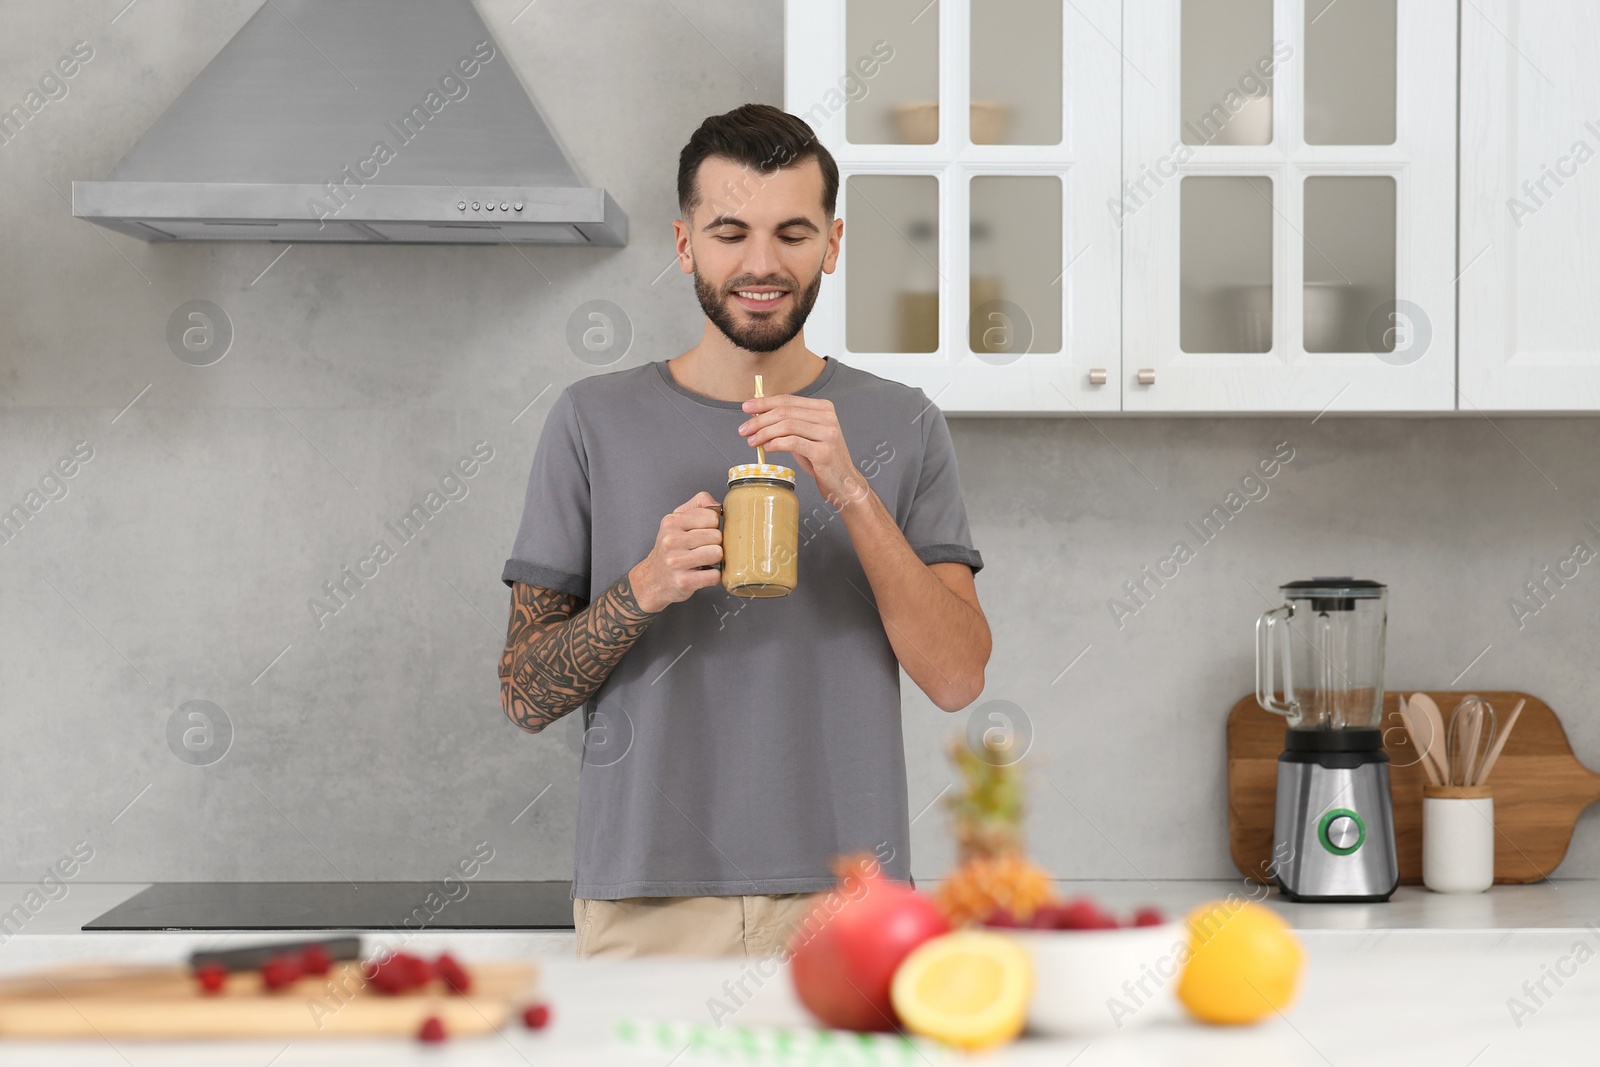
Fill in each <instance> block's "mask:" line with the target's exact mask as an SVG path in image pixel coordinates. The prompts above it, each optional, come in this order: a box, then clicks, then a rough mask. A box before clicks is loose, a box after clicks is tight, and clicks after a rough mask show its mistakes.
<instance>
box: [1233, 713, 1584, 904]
mask: <svg viewBox="0 0 1600 1067" xmlns="http://www.w3.org/2000/svg"><path fill="white" fill-rule="evenodd" d="M1464 695H1465V694H1464V693H1462V692H1459V691H1457V692H1441V691H1434V692H1433V693H1432V694H1431V696H1430V695H1429V694H1425V693H1421V692H1417V693H1411V694H1409V699H1408V701H1407V704H1408V706H1409V708H1410V709H1411V710H1412V711H1413V712H1415V711H1416V709H1417V708H1418V707H1419V706H1426V705H1425V704H1424V702H1423V700H1422V699H1420V698H1423V697H1425V696H1427V697H1429V700H1428V701H1427V702H1428V703H1433V698H1437V699H1438V700H1439V701H1444V702H1446V703H1447V704H1449V705H1453V704H1454V703H1455V702H1457V701H1459V700H1460V699H1461V697H1462V696H1464ZM1478 695H1479V696H1482V697H1483V698H1484V699H1486V700H1488V701H1490V702H1492V703H1493V704H1494V705H1495V706H1496V707H1502V708H1508V707H1511V706H1512V705H1514V704H1516V703H1517V701H1518V700H1522V701H1524V703H1525V706H1524V707H1523V709H1522V711H1521V715H1520V717H1519V718H1518V720H1517V731H1516V736H1514V737H1511V736H1509V735H1508V737H1507V741H1506V744H1505V745H1504V746H1503V750H1502V751H1501V752H1500V754H1499V756H1498V757H1497V759H1496V762H1495V764H1494V778H1495V784H1494V808H1495V811H1494V822H1495V858H1494V871H1495V881H1496V882H1499V883H1501V884H1507V883H1523V882H1537V881H1539V880H1541V879H1543V878H1546V877H1548V876H1549V875H1550V873H1551V872H1552V871H1554V870H1555V869H1556V867H1557V866H1558V865H1559V864H1560V863H1561V860H1562V858H1563V857H1564V856H1565V855H1566V854H1567V848H1568V846H1569V845H1570V844H1571V841H1572V831H1573V825H1574V824H1575V823H1576V822H1577V821H1578V816H1580V815H1581V814H1582V813H1583V811H1584V809H1585V808H1587V807H1588V806H1589V805H1590V804H1592V803H1594V801H1596V800H1600V774H1595V773H1594V772H1593V771H1591V770H1589V769H1588V768H1587V767H1585V766H1584V765H1583V764H1582V763H1580V762H1578V760H1577V759H1576V758H1574V757H1573V755H1572V746H1571V745H1570V744H1569V743H1568V741H1567V735H1566V731H1565V730H1563V729H1562V728H1561V720H1560V719H1558V718H1557V717H1556V714H1555V712H1553V711H1551V710H1550V706H1549V705H1548V704H1546V703H1545V702H1544V701H1542V700H1540V699H1539V698H1538V697H1536V696H1533V695H1532V694H1529V693H1520V692H1515V691H1494V692H1489V691H1480V693H1479V694H1478ZM1434 706H1435V707H1437V706H1438V705H1437V704H1435V705H1434ZM1398 708H1399V700H1398V698H1396V697H1394V696H1393V695H1392V694H1390V695H1386V696H1385V697H1384V714H1383V718H1382V720H1381V725H1382V726H1383V728H1384V733H1385V737H1386V739H1387V740H1390V741H1393V742H1394V743H1395V744H1398V743H1399V742H1398V734H1399V727H1401V725H1402V724H1401V722H1400V720H1399V714H1398ZM1523 719H1526V720H1527V721H1526V722H1523V721H1522V720H1523ZM1283 731H1284V725H1283V718H1282V716H1279V715H1273V714H1272V713H1271V712H1266V711H1262V710H1261V708H1260V706H1259V705H1258V704H1256V698H1255V694H1253V693H1252V694H1250V695H1248V696H1246V697H1244V698H1243V699H1242V700H1240V701H1239V702H1238V703H1237V704H1235V705H1234V707H1233V710H1232V712H1231V713H1230V714H1229V716H1228V728H1227V748H1228V844H1229V848H1230V850H1231V853H1232V856H1233V862H1234V864H1235V866H1237V867H1238V868H1239V871H1240V872H1241V873H1242V874H1244V875H1245V877H1247V878H1250V879H1253V880H1255V881H1258V882H1268V883H1270V882H1271V880H1272V879H1271V872H1272V870H1273V866H1272V843H1273V841H1272V814H1273V808H1274V805H1275V802H1276V796H1277V782H1278V756H1279V755H1280V754H1281V753H1282V752H1283ZM1439 736H1443V735H1442V732H1441V734H1440V735H1439ZM1435 747H1438V746H1435ZM1389 752H1390V755H1391V756H1395V757H1398V758H1397V759H1396V760H1395V762H1394V763H1392V764H1391V765H1390V767H1389V789H1390V792H1391V794H1392V797H1393V803H1394V830H1395V851H1396V853H1397V855H1398V857H1399V860H1400V880H1401V882H1403V883H1405V884H1406V885H1417V884H1420V883H1421V881H1422V789H1423V786H1424V785H1426V784H1427V782H1428V779H1427V775H1426V773H1425V772H1424V771H1423V770H1422V768H1421V767H1420V766H1418V765H1416V764H1410V765H1404V764H1403V762H1402V761H1403V760H1406V759H1409V758H1411V756H1410V754H1409V753H1407V752H1406V751H1405V749H1403V748H1400V749H1397V748H1394V747H1392V746H1390V748H1389ZM1485 762H1486V763H1487V759H1486V760H1485Z"/></svg>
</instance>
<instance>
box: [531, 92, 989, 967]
mask: <svg viewBox="0 0 1600 1067" xmlns="http://www.w3.org/2000/svg"><path fill="white" fill-rule="evenodd" d="M838 185H839V172H838V168H837V166H836V165H835V164H834V161H833V158H832V156H831V155H830V154H829V153H828V151H827V149H826V148H824V147H822V146H821V145H820V144H818V143H817V141H816V139H815V136H814V134H813V133H812V131H811V128H810V127H809V126H807V125H806V124H805V123H804V122H802V121H801V120H800V119H798V118H795V117H794V116H793V115H789V114H786V113H785V112H783V111H781V110H779V109H777V108H774V107H770V106H767V105H757V104H747V105H745V106H744V107H740V108H737V109H735V110H734V111H731V112H729V113H727V114H726V115H719V116H715V117H712V118H709V119H707V120H706V121H705V122H704V123H703V124H702V125H701V126H700V128H699V129H698V130H697V131H696V132H695V134H694V136H693V137H692V138H691V139H690V141H689V143H688V145H687V146H685V148H684V149H683V152H682V154H681V156H680V159H679V166H678V199H679V207H680V210H681V214H682V218H680V219H678V220H677V221H675V222H674V223H673V229H674V231H675V233H676V237H677V251H678V263H679V269H681V270H682V271H683V272H684V273H686V274H687V273H692V274H693V275H694V283H695V293H696V295H697V296H698V297H699V300H700V305H701V307H702V308H703V309H704V310H705V314H706V322H705V327H704V332H703V335H702V336H701V338H700V342H699V343H698V344H697V345H695V346H694V347H693V348H691V349H689V350H688V351H687V352H684V353H683V354H681V355H679V356H677V357H675V358H673V359H670V360H665V361H659V362H654V363H648V364H645V365H644V366H641V367H635V368H632V369H629V370H622V371H617V372H615V373H610V374H602V375H597V376H594V377H590V378H586V379H583V380H581V381H578V382H576V383H574V384H573V385H571V386H569V387H568V388H567V389H566V390H565V391H564V392H563V393H562V394H561V395H560V397H558V398H557V400H556V401H555V403H554V405H553V407H552V409H551V412H550V415H549V417H548V418H547V420H546V422H545V425H544V429H543V431H542V434H541V437H540V440H539V446H538V450H537V453H536V455H535V457H534V461H533V470H532V472H531V475H530V477H529V481H528V495H527V502H526V506H525V509H524V512H523V517H522V526H521V529H520V531H519V532H518V534H517V538H516V543H515V547H514V549H513V554H512V557H511V559H510V560H508V561H507V563H506V566H505V571H504V574H503V580H504V581H505V582H506V584H507V585H509V586H510V587H511V589H512V597H511V623H510V628H509V632H508V634H507V636H506V647H505V652H504V654H503V655H502V657H501V660H500V680H501V702H502V704H503V706H504V708H505V712H506V714H507V716H509V717H510V719H511V720H512V722H514V723H516V724H517V725H518V726H520V727H522V728H523V729H524V730H527V731H529V732H531V733H538V732H540V731H541V730H543V729H544V728H545V727H547V726H549V725H550V724H551V723H552V722H555V721H556V720H557V719H559V718H561V717H562V716H564V715H566V714H567V713H568V712H571V711H574V710H576V709H578V708H580V707H583V708H584V709H585V714H586V716H587V718H586V719H585V725H586V729H585V731H584V739H585V744H584V749H585V759H584V763H583V768H582V773H581V774H580V776H579V786H578V816H577V856H576V874H575V877H574V880H573V921H574V924H575V925H576V927H577V932H578V952H579V955H580V956H593V955H636V954H644V953H673V952H676V953H695V954H716V955H722V954H733V955H740V954H743V955H747V956H751V957H760V956H768V955H773V954H776V953H779V952H781V950H782V949H783V947H784V943H785V939H786V938H787V936H788V934H789V932H790V930H791V928H792V927H793V926H794V925H795V924H796V922H797V920H798V919H799V918H800V917H801V916H802V915H803V914H804V913H805V911H806V910H807V908H808V906H809V905H811V903H812V896H813V895H814V894H816V893H818V892H819V891H821V890H824V889H828V888H830V887H831V886H832V885H833V884H834V875H833V873H832V869H831V866H830V864H831V861H832V859H833V858H834V857H835V856H836V855H838V854H841V853H850V852H857V851H866V852H872V853H874V854H875V856H876V858H877V859H878V860H879V861H880V862H881V864H882V866H883V869H884V872H885V873H886V874H887V875H888V876H889V877H892V878H898V879H901V880H907V879H909V876H910V827H909V822H908V819H907V796H906V774H905V753H904V748H903V746H902V742H901V734H900V685H899V668H901V667H903V668H904V669H905V672H906V674H907V675H909V676H910V678H911V679H912V681H914V682H915V683H916V684H917V685H918V686H919V687H920V688H921V689H922V690H923V691H924V692H926V693H927V694H928V695H929V697H931V698H932V700H933V702H934V703H935V704H937V705H938V706H939V707H940V708H943V709H944V710H946V711H958V710H960V709H961V708H963V707H966V706H967V705H968V704H970V703H971V702H972V701H973V700H975V699H976V698H977V696H978V694H979V693H980V692H982V690H983V671H984V666H985V664H986V663H987V662H988V659H989V650H990V637H989V627H988V623H987V622H986V620H985V619H984V615H983V611H982V609H981V608H980V607H979V605H978V597H977V593H976V591H975V589H974V583H973V575H974V574H975V573H976V572H977V571H978V570H979V569H980V568H981V567H982V566H983V561H982V559H981V558H980V557H979V555H978V553H977V552H976V551H975V550H974V549H973V547H972V544H971V538H970V534H969V531H968V525H967V515H966V509H965V506H964V505H963V503H962V499H961V492H960V488H959V485H958V483H957V477H956V462H955V454H954V451H953V449H952V447H951V442H950V434H949V430H948V428H947V427H946V425H945V422H944V418H943V416H942V415H941V413H940V412H939V410H938V409H937V408H935V407H933V405H932V404H931V403H930V402H929V400H928V398H927V397H926V396H924V395H923V393H922V392H921V390H918V389H913V388H910V387H907V386H904V385H900V384H898V383H895V382H890V381H887V380H885V379H882V378H879V377H877V376H875V375H872V374H868V373H866V372H864V371H860V370H856V369H854V368H851V367H847V366H845V365H843V364H840V363H839V362H837V361H836V360H834V359H833V358H832V357H821V356H818V355H816V354H815V353H813V352H811V351H809V350H808V349H807V348H806V346H805V339H804V336H803V335H802V332H801V328H802V327H803V326H804V325H805V321H806V316H807V315H808V314H809V313H810V311H811V308H812V305H813V304H814V303H815V301H816V298H817V292H818V290H819V289H820V287H821V284H822V276H823V275H824V274H831V273H832V272H833V269H834V265H835V263H836V262H837V260H838V256H839V242H840V238H841V236H842V235H843V232H844V222H843V220H842V219H837V218H835V217H834V208H835V201H836V196H837V192H838ZM757 374H760V375H762V376H763V381H764V384H765V390H764V391H765V393H766V395H765V396H764V397H763V398H761V399H750V398H752V397H753V396H754V394H755V375H757ZM741 439H742V440H741ZM757 445H759V446H761V447H762V448H764V449H766V450H767V451H768V452H769V453H773V454H774V455H773V457H772V458H771V459H769V462H772V461H774V460H777V461H781V460H783V459H788V460H789V461H790V462H789V464H788V465H789V466H792V467H796V468H797V469H798V473H799V477H798V478H797V479H796V482H797V484H796V492H797V494H798V496H799V501H800V514H801V516H802V525H801V532H800V550H799V575H800V577H799V585H798V587H797V588H796V589H795V590H794V591H793V592H792V593H790V594H789V595H788V596H785V597H781V598H776V599H770V600H742V599H740V598H738V597H734V596H731V595H729V594H728V593H726V592H725V591H724V590H723V589H722V588H721V586H720V584H719V582H720V579H721V572H720V571H719V570H717V569H716V568H715V566H714V565H715V564H717V563H718V562H719V561H720V560H721V558H722V548H721V534H720V532H719V530H718V515H717V512H716V511H714V510H713V505H715V504H716V502H717V500H718V499H719V498H720V497H721V492H722V490H723V488H724V487H725V486H726V484H727V471H728V468H729V467H731V466H734V465H735V464H739V463H748V462H753V461H754V459H755V452H754V449H755V446H757ZM783 454H787V455H786V456H784V455H783Z"/></svg>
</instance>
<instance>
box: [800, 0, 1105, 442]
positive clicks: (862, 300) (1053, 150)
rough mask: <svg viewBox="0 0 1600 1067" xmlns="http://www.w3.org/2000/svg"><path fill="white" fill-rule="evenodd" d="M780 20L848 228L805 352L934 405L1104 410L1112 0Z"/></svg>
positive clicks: (936, 5) (866, 9) (997, 1)
mask: <svg viewBox="0 0 1600 1067" xmlns="http://www.w3.org/2000/svg"><path fill="white" fill-rule="evenodd" d="M787 12H788V13H787V32H788V35H789V37H788V46H787V47H788V57H789V61H788V64H787V67H786V84H785V90H786V109H787V110H789V111H790V112H792V113H794V114H796V115H799V116H800V117H801V118H803V119H805V120H806V121H807V122H808V123H810V124H811V126H812V128H813V129H814V130H816V132H817V135H818V138H819V139H820V140H821V141H822V142H823V143H824V144H825V145H827V147H828V149H829V151H830V152H832V153H833V155H834V158H835V159H836V160H837V161H838V164H839V169H840V180H841V185H840V196H839V204H840V208H839V210H840V214H841V216H842V217H843V218H844V222H845V227H844V238H843V244H842V249H841V256H840V260H839V268H838V272H837V273H838V274H839V275H842V277H835V278H831V279H827V280H825V281H824V283H823V287H822V291H821V293H820V295H819V297H818V300H817V304H816V308H815V309H814V311H813V313H812V317H811V320H810V321H809V322H808V323H807V327H806V340H807V344H808V345H809V346H810V347H811V348H812V349H813V350H814V351H818V352H827V353H830V354H833V355H835V356H837V357H839V358H840V359H841V360H842V361H844V362H847V363H851V364H854V365H856V366H861V367H863V368H865V369H867V370H870V371H872V372H874V373H876V374H880V375H883V376H885V377H889V378H893V379H896V380H899V381H903V382H907V383H908V384H912V385H916V386H918V387H919V388H921V389H923V391H924V392H926V393H927V395H928V396H929V397H930V398H932V399H934V400H935V401H936V402H937V403H938V404H939V405H940V407H942V408H943V409H944V410H946V411H947V412H1027V411H1056V412H1065V413H1071V412H1073V411H1105V410H1116V409H1118V408H1119V407H1120V406H1121V388H1120V381H1121V377H1122V375H1121V367H1120V340H1119V338H1120V329H1121V322H1120V320H1119V319H1118V316H1117V315H1116V313H1115V310H1114V309H1115V308H1116V307H1117V305H1118V302H1119V299H1120V284H1121V242H1120V239H1119V236H1118V233H1117V225H1116V220H1115V219H1114V218H1112V216H1111V214H1110V213H1109V212H1108V211H1107V210H1106V204H1107V202H1108V200H1110V199H1111V198H1113V197H1114V196H1115V194H1116V191H1117V182H1118V176H1119V168H1120V158H1119V157H1120V150H1119V147H1118V143H1119V138H1120V129H1119V123H1120V119H1121V114H1120V102H1119V101H1120V95H1121V89H1120V74H1119V71H1118V68H1119V64H1120V57H1119V55H1118V49H1119V41H1120V39H1121V19H1122V5H1121V2H1120V0H1074V3H1072V4H1062V3H1061V2H1060V0H931V2H930V0H906V2H902V0H832V2H819V3H816V4H790V5H788V8H787Z"/></svg>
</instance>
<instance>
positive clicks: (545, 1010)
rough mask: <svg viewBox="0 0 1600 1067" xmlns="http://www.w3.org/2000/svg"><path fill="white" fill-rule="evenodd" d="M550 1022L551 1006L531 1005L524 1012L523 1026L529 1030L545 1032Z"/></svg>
mask: <svg viewBox="0 0 1600 1067" xmlns="http://www.w3.org/2000/svg"><path fill="white" fill-rule="evenodd" d="M549 1021H550V1005H548V1004H543V1003H540V1004H530V1005H528V1007H527V1008H526V1009H524V1010H523V1012H522V1025H523V1026H526V1027H527V1028H528V1029H529V1030H543V1029H544V1028H545V1024H546V1023H548V1022H549Z"/></svg>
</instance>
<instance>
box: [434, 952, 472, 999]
mask: <svg viewBox="0 0 1600 1067" xmlns="http://www.w3.org/2000/svg"><path fill="white" fill-rule="evenodd" d="M433 970H434V973H436V974H437V975H438V976H439V977H440V978H441V979H443V980H444V984H445V985H447V986H449V987H450V990H451V992H454V993H468V992H471V991H472V975H470V974H468V973H467V969H466V968H465V967H463V966H461V964H460V963H458V962H457V961H456V958H455V957H454V956H452V955H450V953H448V952H444V953H441V954H440V956H439V958H438V959H436V960H434V961H433Z"/></svg>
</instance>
